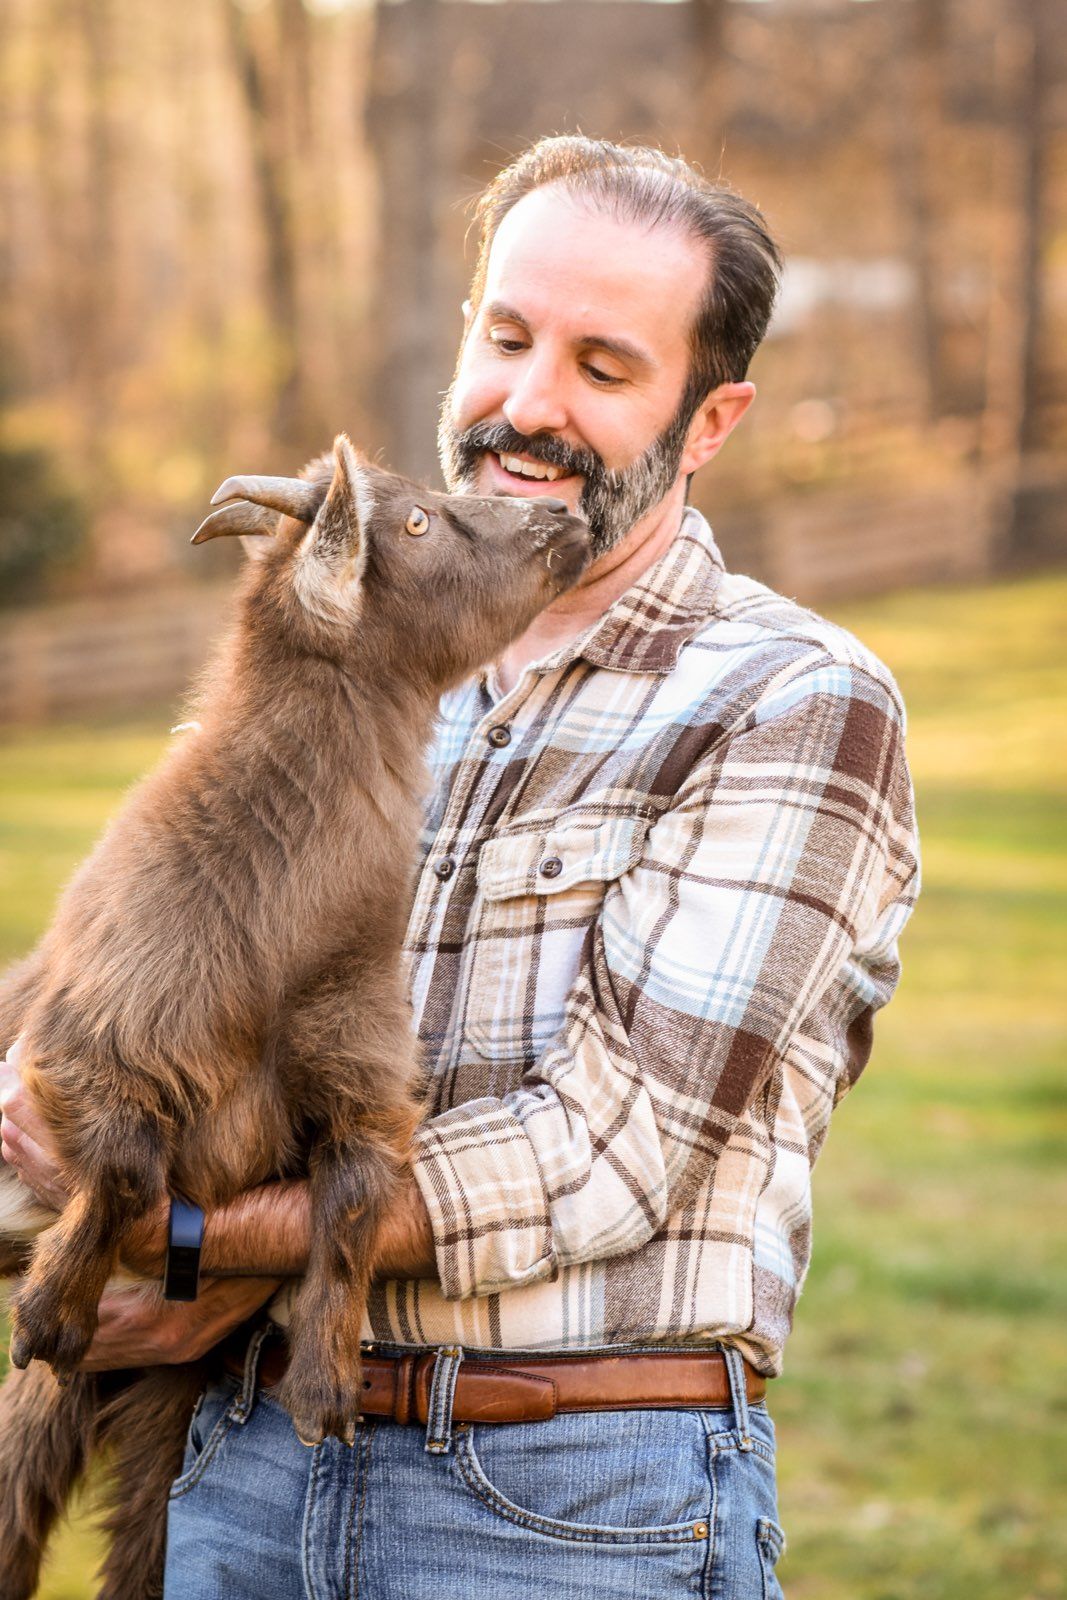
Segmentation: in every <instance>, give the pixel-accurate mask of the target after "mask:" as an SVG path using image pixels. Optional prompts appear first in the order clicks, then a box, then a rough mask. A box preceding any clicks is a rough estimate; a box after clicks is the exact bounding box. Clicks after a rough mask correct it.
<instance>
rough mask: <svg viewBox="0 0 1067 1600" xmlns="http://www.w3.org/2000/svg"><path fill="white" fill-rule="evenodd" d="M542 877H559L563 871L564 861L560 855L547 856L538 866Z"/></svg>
mask: <svg viewBox="0 0 1067 1600" xmlns="http://www.w3.org/2000/svg"><path fill="white" fill-rule="evenodd" d="M538 871H539V872H540V874H541V876H542V878H558V877H559V875H560V873H561V872H562V871H563V862H562V861H561V860H560V859H559V856H546V857H545V859H544V860H543V861H542V863H541V865H540V867H539V868H538Z"/></svg>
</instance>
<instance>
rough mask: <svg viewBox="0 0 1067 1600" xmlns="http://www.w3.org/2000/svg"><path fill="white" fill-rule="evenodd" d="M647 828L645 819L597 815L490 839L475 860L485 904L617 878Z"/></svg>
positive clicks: (641, 845) (628, 864)
mask: <svg viewBox="0 0 1067 1600" xmlns="http://www.w3.org/2000/svg"><path fill="white" fill-rule="evenodd" d="M649 824H650V818H649V817H648V816H634V815H632V814H631V815H629V816H620V817H605V816H604V815H603V814H601V813H597V814H595V815H594V814H590V815H589V816H586V817H573V816H572V817H566V818H562V817H561V818H560V819H559V820H558V821H557V823H556V824H555V825H554V826H553V827H549V828H537V829H529V830H524V831H523V832H522V833H511V834H504V835H503V836H502V837H500V838H497V839H490V840H489V841H488V843H486V844H484V845H483V846H482V849H481V854H480V855H479V857H478V884H479V887H480V889H481V891H482V894H483V895H484V896H485V898H486V899H487V900H507V899H509V898H510V897H511V896H512V895H520V894H560V893H561V892H562V891H563V890H564V889H570V888H571V887H572V886H573V885H574V884H576V883H588V882H592V881H595V880H610V879H613V878H619V877H621V876H622V874H623V873H624V872H627V871H629V869H630V868H631V867H632V866H634V865H635V863H636V862H637V861H638V860H639V859H640V856H641V851H642V849H643V848H644V843H645V835H646V834H647V832H648V829H649Z"/></svg>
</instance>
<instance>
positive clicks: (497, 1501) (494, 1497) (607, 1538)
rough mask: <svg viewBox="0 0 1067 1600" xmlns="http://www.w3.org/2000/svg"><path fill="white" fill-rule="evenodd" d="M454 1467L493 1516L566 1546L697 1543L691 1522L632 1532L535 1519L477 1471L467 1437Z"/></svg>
mask: <svg viewBox="0 0 1067 1600" xmlns="http://www.w3.org/2000/svg"><path fill="white" fill-rule="evenodd" d="M455 1455H456V1465H457V1466H458V1468H459V1470H460V1473H461V1475H462V1477H463V1480H464V1482H465V1483H466V1485H467V1487H468V1488H469V1489H470V1490H471V1492H472V1493H473V1494H474V1495H475V1496H476V1497H477V1498H478V1499H479V1500H480V1501H481V1502H482V1504H483V1505H484V1506H485V1507H486V1508H487V1510H489V1511H491V1512H493V1514H494V1515H495V1516H499V1517H502V1518H503V1519H504V1521H506V1522H510V1523H512V1524H514V1525H515V1526H516V1527H520V1528H527V1529H529V1531H530V1532H531V1533H539V1534H541V1535H543V1536H544V1537H545V1538H550V1539H559V1540H560V1541H561V1542H563V1543H567V1544H584V1545H593V1546H596V1545H608V1546H611V1547H613V1548H618V1547H623V1548H625V1547H626V1546H628V1545H629V1546H638V1547H640V1546H642V1545H652V1544H696V1543H697V1542H698V1536H697V1535H696V1534H695V1533H694V1532H693V1527H694V1524H693V1523H692V1522H675V1523H668V1524H666V1525H664V1526H663V1527H662V1528H641V1529H635V1530H633V1531H632V1532H631V1531H630V1530H628V1529H626V1528H603V1529H600V1528H597V1527H595V1526H581V1525H579V1524H573V1525H568V1524H567V1523H563V1522H555V1521H553V1520H552V1519H551V1518H550V1517H541V1516H538V1515H537V1513H536V1512H532V1511H526V1510H524V1508H523V1507H522V1506H516V1505H513V1504H512V1502H511V1501H510V1500H506V1499H505V1498H504V1496H503V1495H502V1494H500V1492H499V1491H498V1490H497V1489H494V1487H493V1485H492V1484H491V1483H490V1482H489V1480H488V1478H486V1477H485V1475H484V1473H482V1472H481V1471H480V1463H478V1458H477V1454H476V1452H475V1450H474V1447H473V1443H472V1440H471V1437H470V1434H461V1435H460V1437H459V1441H458V1447H457V1450H456V1453H455Z"/></svg>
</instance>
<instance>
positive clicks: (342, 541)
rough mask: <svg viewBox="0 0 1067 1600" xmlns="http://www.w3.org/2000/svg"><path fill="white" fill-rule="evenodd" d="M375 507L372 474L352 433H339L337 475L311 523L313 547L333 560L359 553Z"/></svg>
mask: <svg viewBox="0 0 1067 1600" xmlns="http://www.w3.org/2000/svg"><path fill="white" fill-rule="evenodd" d="M373 511H374V491H373V489H372V487H371V483H370V475H369V473H368V472H367V470H366V467H365V466H364V464H363V462H361V461H360V459H359V456H358V455H357V453H356V451H355V449H354V448H353V445H352V442H351V440H350V439H349V437H348V435H347V434H344V433H339V434H338V435H337V438H336V439H335V440H334V442H333V479H332V480H331V483H330V487H329V489H328V490H327V493H326V499H325V500H324V501H323V503H322V505H321V507H320V508H319V512H318V515H317V516H316V518H315V521H314V522H313V523H312V526H311V533H310V535H309V541H308V543H309V548H310V550H311V551H312V552H313V553H314V554H315V555H316V556H317V557H319V559H320V560H323V561H327V562H330V563H333V562H334V561H336V560H337V559H338V558H345V557H348V558H350V557H352V556H354V555H356V554H357V553H359V552H360V551H361V549H362V548H363V545H364V539H365V534H366V529H367V524H368V523H369V521H370V518H371V514H372V513H373Z"/></svg>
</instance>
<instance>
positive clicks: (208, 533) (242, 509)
mask: <svg viewBox="0 0 1067 1600" xmlns="http://www.w3.org/2000/svg"><path fill="white" fill-rule="evenodd" d="M277 521H278V513H277V512H276V511H272V510H271V509H270V507H269V506H254V505H253V504H252V502H251V501H250V500H235V501H234V502H233V504H232V505H228V506H223V507H222V510H221V511H213V512H212V513H211V515H210V516H207V517H205V518H204V520H203V522H202V523H201V524H200V526H199V528H197V530H196V532H195V533H194V534H193V537H192V539H191V540H190V541H189V542H190V544H204V543H206V541H207V540H208V539H221V538H222V537H223V535H224V534H240V535H242V536H247V535H248V534H250V533H263V534H267V535H268V536H269V535H271V534H273V533H274V529H275V524H276V523H277Z"/></svg>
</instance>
